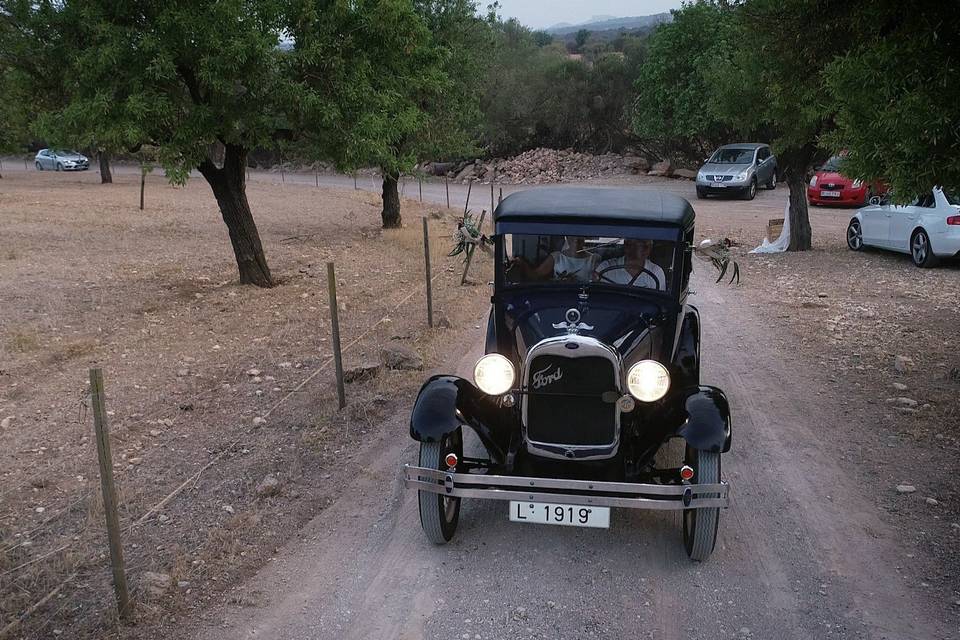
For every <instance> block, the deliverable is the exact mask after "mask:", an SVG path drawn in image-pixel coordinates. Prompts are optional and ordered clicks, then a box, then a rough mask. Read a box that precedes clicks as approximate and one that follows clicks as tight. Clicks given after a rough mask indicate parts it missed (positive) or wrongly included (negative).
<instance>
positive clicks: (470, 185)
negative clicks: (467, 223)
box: [463, 180, 473, 218]
mask: <svg viewBox="0 0 960 640" xmlns="http://www.w3.org/2000/svg"><path fill="white" fill-rule="evenodd" d="M471 190H473V180H468V181H467V201H466V202H464V203H463V217H464V218H466V217H467V211H469V207H470V191H471Z"/></svg>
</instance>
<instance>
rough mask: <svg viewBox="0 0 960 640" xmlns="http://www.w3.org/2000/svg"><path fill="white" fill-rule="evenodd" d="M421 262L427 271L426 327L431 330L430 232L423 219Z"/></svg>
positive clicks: (425, 220)
mask: <svg viewBox="0 0 960 640" xmlns="http://www.w3.org/2000/svg"><path fill="white" fill-rule="evenodd" d="M423 260H424V262H425V266H426V269H427V326H428V327H430V328H431V329H432V328H433V282H431V279H430V231H429V225H428V224H427V219H426V218H423Z"/></svg>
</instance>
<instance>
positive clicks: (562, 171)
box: [419, 148, 696, 184]
mask: <svg viewBox="0 0 960 640" xmlns="http://www.w3.org/2000/svg"><path fill="white" fill-rule="evenodd" d="M419 169H420V170H421V171H423V172H425V173H427V174H429V175H434V176H447V177H449V178H452V179H453V180H455V181H456V182H460V183H464V184H465V183H467V182H469V181H471V180H473V181H479V182H481V183H484V184H486V183H489V182H490V181H491V180H496V181H497V182H503V183H508V184H546V183H552V182H563V181H573V182H576V181H583V180H593V179H597V178H613V177H618V176H629V175H635V174H640V175H650V176H668V177H675V178H688V179H693V178H695V177H696V172H695V171H691V170H688V169H674V168H673V166H672V165H671V163H670V161H669V160H664V161H661V162H658V163H656V164H654V165H653V166H652V167H651V165H650V162H649V161H648V160H647V159H646V158H643V157H641V156H634V155H620V154H617V153H605V154H603V155H593V154H589V153H577V152H576V151H572V150H569V149H562V150H557V149H546V148H540V149H531V150H530V151H525V152H524V153H521V154H520V155H518V156H514V157H512V158H506V159H504V158H493V159H490V160H480V159H476V160H463V161H460V162H430V163H426V164H424V165H422V166H421V167H419Z"/></svg>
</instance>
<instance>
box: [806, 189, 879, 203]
mask: <svg viewBox="0 0 960 640" xmlns="http://www.w3.org/2000/svg"><path fill="white" fill-rule="evenodd" d="M821 191H839V192H840V195H839V196H823V195H821ZM867 193H868V189H867V187H859V188H857V189H854V188H852V187H844V188H839V189H821V188H820V187H807V201H808V202H810V204H822V205H827V206H843V207H862V206H864V205H866V204H868V203H867Z"/></svg>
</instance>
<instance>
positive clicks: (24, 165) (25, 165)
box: [23, 158, 28, 171]
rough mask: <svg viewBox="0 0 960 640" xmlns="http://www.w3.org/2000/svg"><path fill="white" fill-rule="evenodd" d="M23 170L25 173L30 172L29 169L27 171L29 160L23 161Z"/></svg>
mask: <svg viewBox="0 0 960 640" xmlns="http://www.w3.org/2000/svg"><path fill="white" fill-rule="evenodd" d="M23 170H24V171H28V169H27V159H26V158H24V159H23Z"/></svg>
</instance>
